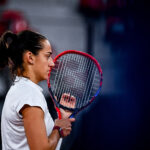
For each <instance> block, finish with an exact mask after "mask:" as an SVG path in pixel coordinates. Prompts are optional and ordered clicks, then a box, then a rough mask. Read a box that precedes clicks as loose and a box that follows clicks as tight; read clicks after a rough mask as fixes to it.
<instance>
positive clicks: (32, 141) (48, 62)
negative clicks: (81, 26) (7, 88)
mask: <svg viewBox="0 0 150 150" xmlns="http://www.w3.org/2000/svg"><path fill="white" fill-rule="evenodd" d="M42 44H43V49H42V50H41V51H39V54H38V55H34V54H33V53H32V52H30V51H26V52H25V53H24V55H23V62H24V63H23V67H24V70H25V71H24V72H23V76H25V77H28V78H29V79H30V80H31V81H33V82H34V83H36V84H37V83H38V82H40V81H42V80H46V79H47V78H48V72H49V69H50V68H51V67H53V66H54V63H53V60H52V58H51V54H52V49H51V45H50V43H49V42H48V40H44V41H42ZM18 75H20V70H19V69H18ZM67 96H68V95H67ZM64 97H65V95H63V96H62V98H61V103H63V104H64V106H68V105H69V103H70V102H69V101H67V100H65V99H66V98H65V99H64ZM70 105H71V106H72V107H74V106H75V98H72V102H71V103H70ZM20 113H21V114H22V116H23V122H24V128H25V133H26V137H27V141H28V144H29V147H30V150H55V148H56V146H57V143H58V141H59V139H60V135H59V133H58V130H53V131H52V133H51V134H50V135H49V136H48V137H47V134H46V127H45V123H44V112H43V110H42V109H41V108H39V107H31V106H29V105H25V106H24V107H23V108H22V109H21V111H20ZM61 113H62V119H56V120H55V125H56V126H59V127H61V128H62V129H63V134H64V136H68V135H69V134H70V132H71V123H72V122H74V121H75V119H74V118H72V119H69V118H68V117H69V116H70V114H71V112H69V113H68V112H66V111H61ZM33 120H34V121H33ZM39 129H40V130H39Z"/></svg>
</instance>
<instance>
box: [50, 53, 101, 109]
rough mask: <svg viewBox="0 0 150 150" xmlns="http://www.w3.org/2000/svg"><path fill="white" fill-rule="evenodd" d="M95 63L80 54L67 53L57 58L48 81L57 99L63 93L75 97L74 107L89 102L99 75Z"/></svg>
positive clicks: (95, 89)
mask: <svg viewBox="0 0 150 150" xmlns="http://www.w3.org/2000/svg"><path fill="white" fill-rule="evenodd" d="M96 68H97V67H96V65H95V63H93V61H92V60H90V59H89V58H87V57H84V56H81V55H76V54H75V55H73V54H67V55H64V56H63V57H61V58H60V59H58V60H57V62H56V64H55V67H54V68H53V69H52V71H51V78H50V80H51V81H50V82H51V83H52V84H51V85H52V90H53V93H54V95H55V96H56V97H57V99H59V100H60V98H61V96H62V94H63V93H70V95H72V96H74V97H76V102H77V103H76V108H81V107H82V106H83V105H86V103H88V102H89V100H90V97H92V96H93V95H94V94H95V93H94V92H95V91H97V89H98V87H99V83H100V81H99V80H100V79H99V78H100V75H99V71H97V70H98V69H96Z"/></svg>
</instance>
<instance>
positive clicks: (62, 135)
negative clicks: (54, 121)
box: [53, 126, 64, 137]
mask: <svg viewBox="0 0 150 150" xmlns="http://www.w3.org/2000/svg"><path fill="white" fill-rule="evenodd" d="M53 130H57V131H58V133H59V136H60V137H64V134H63V130H62V128H61V127H59V126H54V127H53Z"/></svg>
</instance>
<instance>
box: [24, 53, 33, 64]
mask: <svg viewBox="0 0 150 150" xmlns="http://www.w3.org/2000/svg"><path fill="white" fill-rule="evenodd" d="M24 61H25V62H27V63H29V64H31V65H32V64H34V54H33V53H32V52H30V51H27V52H25V54H24Z"/></svg>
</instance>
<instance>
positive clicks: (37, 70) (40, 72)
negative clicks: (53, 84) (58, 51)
mask: <svg viewBox="0 0 150 150" xmlns="http://www.w3.org/2000/svg"><path fill="white" fill-rule="evenodd" d="M42 45H43V49H42V50H40V51H39V53H38V55H36V56H35V59H34V67H33V69H34V74H35V77H36V80H37V82H40V81H42V80H46V79H48V74H49V70H50V68H51V67H53V66H54V63H53V59H52V57H51V55H52V49H51V45H50V43H49V41H48V40H44V41H42Z"/></svg>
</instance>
